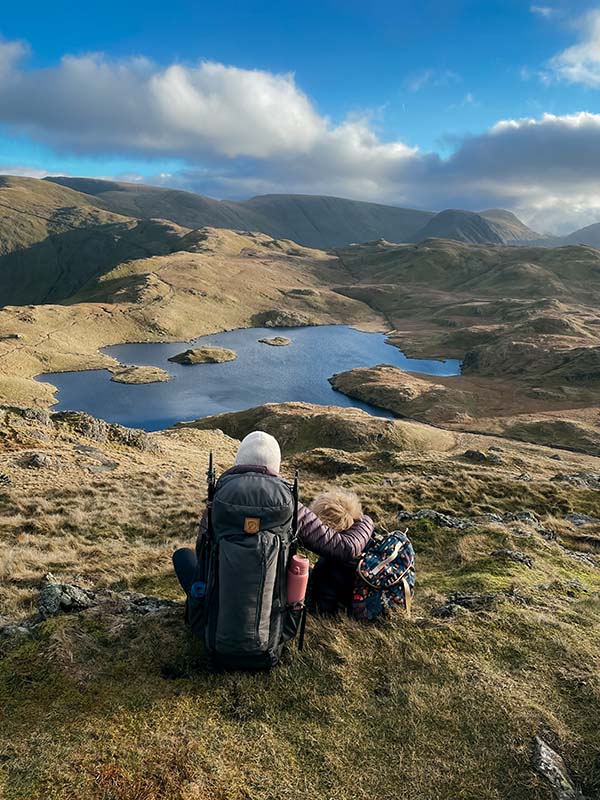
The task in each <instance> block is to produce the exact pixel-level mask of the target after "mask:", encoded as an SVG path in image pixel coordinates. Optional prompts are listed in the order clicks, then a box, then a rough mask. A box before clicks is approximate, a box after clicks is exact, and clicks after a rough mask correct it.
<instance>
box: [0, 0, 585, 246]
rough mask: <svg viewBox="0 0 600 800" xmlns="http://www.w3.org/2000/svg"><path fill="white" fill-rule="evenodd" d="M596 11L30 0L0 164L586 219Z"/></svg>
mask: <svg viewBox="0 0 600 800" xmlns="http://www.w3.org/2000/svg"><path fill="white" fill-rule="evenodd" d="M599 100H600V3H598V2H597V3H596V5H594V4H593V3H589V2H575V1H573V0H547V1H546V0H538V2H534V3H530V2H521V1H520V0H479V1H477V2H476V1H475V0H421V1H420V2H416V0H415V2H401V0H369V2H365V0H314V1H313V0H309V1H308V2H301V1H300V0H298V1H297V2H289V0H278V1H277V2H271V1H267V0H263V1H262V2H259V1H258V0H251V1H250V2H232V1H231V0H221V2H220V3H214V2H212V3H210V4H209V3H205V2H201V1H199V0H195V2H190V1H189V0H188V1H187V2H185V1H184V0H171V2H169V3H164V2H160V3H159V2H156V0H145V2H143V3H141V2H138V0H127V2H123V0H120V2H118V3H117V2H115V0H103V2H102V3H97V2H95V1H94V0H90V2H88V3H87V4H86V5H85V6H80V7H78V6H74V5H73V4H72V2H71V1H69V2H66V0H53V2H52V3H48V2H46V0H44V1H43V2H39V1H38V0H30V2H28V3H20V4H16V3H12V4H10V5H4V7H3V8H2V13H1V14H0V173H11V174H24V175H32V176H34V177H41V176H43V175H47V174H67V175H85V176H92V177H104V178H115V179H118V180H128V181H133V182H145V183H153V184H158V185H164V186H170V187H175V188H181V189H186V190H190V191H196V192H200V193H202V194H208V195H210V196H212V197H217V198H228V199H245V198H247V197H251V196H253V195H255V194H266V193H272V192H296V193H302V194H329V195H336V196H340V197H350V198H353V199H358V200H369V201H373V202H382V203H389V204H392V205H400V206H408V207H415V208H430V209H434V210H441V209H444V208H467V209H471V210H483V209H485V208H490V207H503V208H508V209H510V210H513V211H516V212H517V213H518V214H519V215H520V216H521V217H522V218H523V219H525V220H526V221H527V222H529V223H530V224H532V225H533V226H534V227H536V228H537V229H538V230H541V231H544V232H545V231H548V232H556V233H564V232H567V231H570V230H573V229H574V228H577V227H581V226H582V225H586V224H590V223H593V222H596V221H599V220H600V103H599Z"/></svg>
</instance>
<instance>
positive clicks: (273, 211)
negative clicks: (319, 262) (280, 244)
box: [45, 177, 544, 249]
mask: <svg viewBox="0 0 600 800" xmlns="http://www.w3.org/2000/svg"><path fill="white" fill-rule="evenodd" d="M45 180H47V181H49V182H52V183H55V184H59V185H61V186H63V187H67V188H70V189H73V190H75V191H77V192H79V193H81V194H83V195H85V196H86V202H88V203H92V204H94V205H96V206H97V207H98V208H101V209H102V210H104V211H108V212H112V213H115V214H120V215H124V216H131V217H137V218H142V219H144V218H148V217H160V218H162V219H168V220H171V221H172V222H175V223H177V224H178V225H183V226H185V227H187V228H201V227H205V226H208V227H214V228H232V229H238V230H239V229H242V230H253V231H260V232H261V233H266V234H267V235H269V236H273V238H276V239H291V240H293V241H295V242H298V244H301V245H303V246H304V247H315V248H319V249H328V248H332V247H344V246H345V245H348V244H351V243H352V242H366V241H370V240H373V239H386V240H388V241H391V242H420V241H423V240H425V239H428V238H431V237H436V238H442V239H454V240H456V241H459V242H466V243H469V244H513V243H517V242H521V241H527V242H532V241H537V240H542V239H543V238H544V237H542V236H541V235H540V234H539V233H536V232H535V231H533V230H531V229H530V228H528V227H527V226H526V225H525V224H524V223H523V222H521V221H520V220H519V219H518V218H517V217H516V216H515V215H514V214H512V213H511V212H510V211H505V210H502V209H491V210H489V211H483V212H481V213H479V214H476V213H474V212H472V211H462V210H455V209H450V210H446V211H442V212H440V213H437V214H436V213H435V212H434V211H423V210H418V209H414V208H398V207H396V206H387V205H381V204H379V203H366V202H363V201H359V200H347V199H344V198H340V197H326V196H319V195H294V194H269V195H261V196H258V197H253V198H251V199H250V200H247V201H245V202H241V203H236V202H232V201H229V200H221V201H219V200H214V199H213V198H210V197H205V196H203V195H199V194H194V193H192V192H184V191H179V190H174V189H165V188H160V187H157V186H146V185H143V184H131V183H117V182H115V181H104V180H96V179H92V178H66V177H56V178H46V179H45Z"/></svg>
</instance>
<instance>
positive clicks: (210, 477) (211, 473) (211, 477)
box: [206, 450, 216, 540]
mask: <svg viewBox="0 0 600 800" xmlns="http://www.w3.org/2000/svg"><path fill="white" fill-rule="evenodd" d="M215 478H216V472H215V468H214V463H213V451H212V450H211V451H210V455H209V457H208V469H207V470H206V482H207V484H208V490H207V501H206V533H207V536H208V538H209V540H212V505H213V497H214V496H215Z"/></svg>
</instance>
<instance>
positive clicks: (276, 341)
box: [258, 336, 292, 347]
mask: <svg viewBox="0 0 600 800" xmlns="http://www.w3.org/2000/svg"><path fill="white" fill-rule="evenodd" d="M258 341H259V342H260V343H261V344H270V345H271V347H287V345H288V344H291V343H292V340H291V339H288V338H287V336H272V337H268V336H265V337H263V338H262V339H259V340H258Z"/></svg>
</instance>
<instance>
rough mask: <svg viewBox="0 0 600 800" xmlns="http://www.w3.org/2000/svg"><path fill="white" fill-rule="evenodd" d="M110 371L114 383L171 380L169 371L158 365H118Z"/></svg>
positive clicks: (162, 381)
mask: <svg viewBox="0 0 600 800" xmlns="http://www.w3.org/2000/svg"><path fill="white" fill-rule="evenodd" d="M111 372H112V377H111V381H114V382H115V383H128V384H142V383H165V382H166V381H170V380H171V376H170V375H169V373H168V372H167V371H166V370H164V369H161V368H160V367H136V366H130V367H127V366H119V367H115V368H114V370H111Z"/></svg>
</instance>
